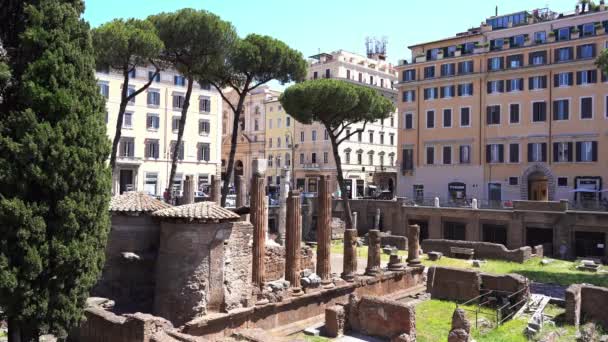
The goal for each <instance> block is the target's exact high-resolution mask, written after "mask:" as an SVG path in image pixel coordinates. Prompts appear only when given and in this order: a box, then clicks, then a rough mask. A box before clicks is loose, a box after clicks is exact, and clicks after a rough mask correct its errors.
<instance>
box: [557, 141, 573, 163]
mask: <svg viewBox="0 0 608 342" xmlns="http://www.w3.org/2000/svg"><path fill="white" fill-rule="evenodd" d="M572 147H573V146H572V142H565V141H561V142H554V143H553V161H554V162H559V163H568V162H572V154H573V153H572V152H573V151H572Z"/></svg>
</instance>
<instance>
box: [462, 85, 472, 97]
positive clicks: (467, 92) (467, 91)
mask: <svg viewBox="0 0 608 342" xmlns="http://www.w3.org/2000/svg"><path fill="white" fill-rule="evenodd" d="M458 96H473V83H464V84H459V85H458Z"/></svg>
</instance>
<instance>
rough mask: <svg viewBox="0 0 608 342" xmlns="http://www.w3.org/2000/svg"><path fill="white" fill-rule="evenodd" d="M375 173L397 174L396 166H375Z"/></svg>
mask: <svg viewBox="0 0 608 342" xmlns="http://www.w3.org/2000/svg"><path fill="white" fill-rule="evenodd" d="M375 171H376V172H389V173H390V172H394V173H397V167H396V166H389V165H381V166H376V168H375Z"/></svg>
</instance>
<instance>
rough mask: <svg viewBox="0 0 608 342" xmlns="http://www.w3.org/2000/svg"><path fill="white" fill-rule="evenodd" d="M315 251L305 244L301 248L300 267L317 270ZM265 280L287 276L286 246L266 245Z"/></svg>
mask: <svg viewBox="0 0 608 342" xmlns="http://www.w3.org/2000/svg"><path fill="white" fill-rule="evenodd" d="M313 256H314V254H313V251H312V249H311V248H310V247H308V246H304V247H302V248H301V249H300V269H301V270H305V269H309V270H313V271H314V270H315V265H314V260H313ZM264 267H265V269H264V271H265V278H264V280H265V281H274V280H278V279H281V278H283V277H284V276H285V247H283V246H266V255H265V257H264Z"/></svg>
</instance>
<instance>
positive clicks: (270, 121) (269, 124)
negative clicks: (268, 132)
mask: <svg viewBox="0 0 608 342" xmlns="http://www.w3.org/2000/svg"><path fill="white" fill-rule="evenodd" d="M268 128H272V119H268Z"/></svg>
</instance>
